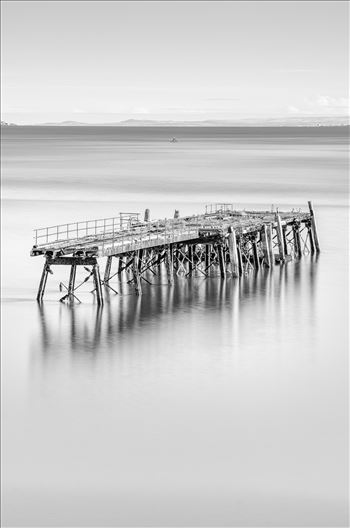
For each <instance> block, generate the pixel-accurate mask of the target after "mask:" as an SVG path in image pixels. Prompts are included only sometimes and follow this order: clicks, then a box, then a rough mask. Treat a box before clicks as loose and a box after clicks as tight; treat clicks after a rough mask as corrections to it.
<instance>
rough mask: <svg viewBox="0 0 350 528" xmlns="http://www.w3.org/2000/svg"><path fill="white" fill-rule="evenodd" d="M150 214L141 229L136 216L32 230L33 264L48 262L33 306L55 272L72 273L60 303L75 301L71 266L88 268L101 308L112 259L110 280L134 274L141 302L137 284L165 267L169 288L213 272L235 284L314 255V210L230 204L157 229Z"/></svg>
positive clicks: (164, 222)
mask: <svg viewBox="0 0 350 528" xmlns="http://www.w3.org/2000/svg"><path fill="white" fill-rule="evenodd" d="M147 211H148V210H146V215H145V221H140V219H139V214H138V213H121V214H120V215H119V216H118V217H113V218H106V219H98V220H89V221H84V222H76V223H72V224H61V225H57V226H50V227H46V228H41V229H36V230H35V231H34V240H35V243H34V245H33V247H32V250H31V256H38V255H43V256H44V257H45V264H44V270H43V273H42V277H41V281H40V286H39V291H38V296H37V299H38V300H39V301H40V300H42V298H43V295H44V290H45V285H46V280H47V274H48V273H49V272H52V271H51V266H52V265H69V266H71V273H70V280H69V285H68V287H66V289H67V294H66V295H65V296H64V298H63V300H74V298H76V296H75V295H74V291H75V274H76V266H77V265H83V266H91V267H92V271H91V275H92V276H93V279H94V281H95V290H94V291H95V292H96V296H97V302H98V303H99V304H102V302H103V294H102V288H101V285H104V286H107V287H109V288H111V286H110V284H109V282H110V279H111V276H112V275H111V265H112V259H113V258H118V259H119V268H118V272H117V274H115V275H118V277H119V278H121V274H122V272H123V271H124V272H125V273H129V274H130V273H131V276H132V278H131V280H130V281H129V282H133V283H134V284H135V291H136V293H137V294H140V293H141V291H142V288H141V280H142V279H144V280H147V279H146V278H145V275H144V274H145V273H146V272H152V273H156V270H155V269H156V268H157V267H159V266H161V265H162V264H163V263H164V265H165V266H166V269H167V274H168V282H169V284H172V283H173V277H174V273H175V274H177V275H179V274H185V275H191V274H192V273H194V272H198V273H202V274H203V275H206V276H207V275H209V272H211V271H212V268H213V267H215V266H217V268H218V270H219V271H220V276H221V277H222V278H225V277H226V274H227V273H228V274H230V275H232V276H234V277H239V276H240V275H242V274H244V273H247V272H248V271H250V270H251V269H259V268H260V267H261V266H265V267H271V266H272V265H273V264H275V263H276V262H284V261H285V260H287V259H291V258H300V257H301V256H302V255H303V254H305V253H314V252H315V251H316V252H318V251H319V243H318V237H317V232H316V225H315V218H314V213H313V209H312V206H311V202H309V210H308V212H301V211H294V210H293V211H290V212H270V211H245V210H244V211H238V210H235V209H234V208H233V205H232V204H210V205H209V206H206V212H205V213H204V214H202V215H196V216H186V217H182V218H179V217H178V218H173V219H164V220H156V221H153V220H149V211H148V213H147ZM175 216H177V215H175ZM100 257H107V264H106V269H105V273H104V280H101V278H100V273H99V266H98V260H97V259H98V258H100ZM124 260H125V262H124ZM147 282H148V281H147ZM111 289H113V288H111ZM113 291H115V290H113ZM61 300H62V299H61Z"/></svg>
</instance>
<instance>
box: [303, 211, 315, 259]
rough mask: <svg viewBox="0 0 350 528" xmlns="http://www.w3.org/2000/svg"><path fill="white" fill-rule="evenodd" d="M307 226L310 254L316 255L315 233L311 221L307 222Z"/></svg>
mask: <svg viewBox="0 0 350 528" xmlns="http://www.w3.org/2000/svg"><path fill="white" fill-rule="evenodd" d="M305 225H306V228H307V233H308V238H309V245H310V252H311V254H312V255H313V254H314V253H315V249H316V246H315V239H314V232H313V229H312V225H311V221H310V220H308V221H307V222H305Z"/></svg>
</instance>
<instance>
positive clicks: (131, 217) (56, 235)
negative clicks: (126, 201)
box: [34, 213, 140, 246]
mask: <svg viewBox="0 0 350 528" xmlns="http://www.w3.org/2000/svg"><path fill="white" fill-rule="evenodd" d="M139 216H140V213H120V214H119V216H115V217H113V218H99V219H96V220H85V221H82V222H73V223H70V224H60V225H56V226H49V227H41V228H39V229H35V230H34V240H35V245H36V246H38V245H47V244H54V243H55V242H58V243H62V242H66V241H69V240H76V239H78V238H88V237H91V238H97V237H99V236H105V235H106V233H109V234H112V235H113V233H115V232H117V231H121V230H123V229H128V228H130V227H132V226H133V225H136V226H137V225H139V224H140V220H139Z"/></svg>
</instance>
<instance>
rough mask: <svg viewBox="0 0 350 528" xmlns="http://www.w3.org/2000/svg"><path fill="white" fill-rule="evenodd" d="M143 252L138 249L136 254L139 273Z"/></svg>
mask: <svg viewBox="0 0 350 528" xmlns="http://www.w3.org/2000/svg"><path fill="white" fill-rule="evenodd" d="M144 251H145V250H143V249H139V252H138V264H137V266H138V270H139V273H140V272H141V269H142V258H143V253H144Z"/></svg>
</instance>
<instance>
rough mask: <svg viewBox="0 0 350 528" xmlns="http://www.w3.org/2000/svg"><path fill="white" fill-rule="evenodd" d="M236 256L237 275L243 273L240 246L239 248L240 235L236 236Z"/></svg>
mask: <svg viewBox="0 0 350 528" xmlns="http://www.w3.org/2000/svg"><path fill="white" fill-rule="evenodd" d="M237 257H238V271H239V275H240V276H242V275H243V259H242V248H241V235H240V236H239V238H237Z"/></svg>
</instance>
